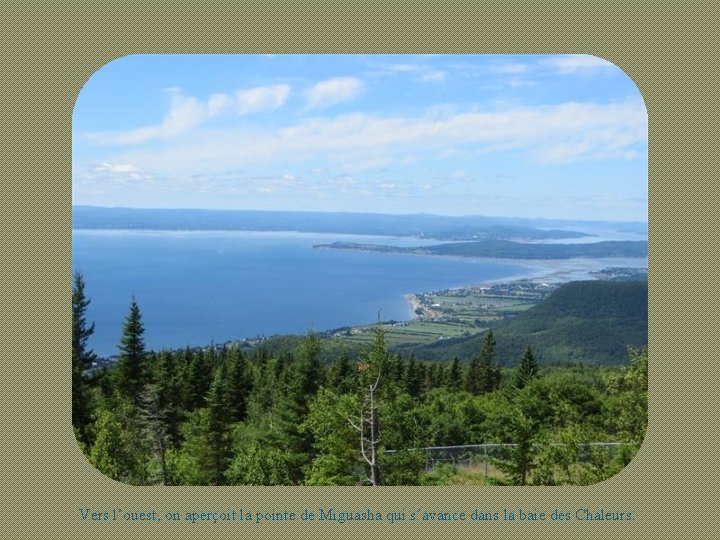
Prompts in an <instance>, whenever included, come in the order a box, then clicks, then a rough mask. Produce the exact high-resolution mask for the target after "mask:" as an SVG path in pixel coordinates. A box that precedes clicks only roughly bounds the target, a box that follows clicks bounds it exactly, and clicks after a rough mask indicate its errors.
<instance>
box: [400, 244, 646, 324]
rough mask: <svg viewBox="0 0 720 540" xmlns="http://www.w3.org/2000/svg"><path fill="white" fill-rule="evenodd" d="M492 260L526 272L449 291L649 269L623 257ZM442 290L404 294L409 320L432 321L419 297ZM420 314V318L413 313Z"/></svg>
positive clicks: (592, 278) (637, 260) (584, 278)
mask: <svg viewBox="0 0 720 540" xmlns="http://www.w3.org/2000/svg"><path fill="white" fill-rule="evenodd" d="M491 260H493V261H498V262H504V263H510V264H517V263H520V264H521V265H522V266H525V267H527V271H526V272H522V273H519V274H515V275H512V276H506V277H502V278H496V279H487V280H483V281H480V282H476V283H472V284H467V285H463V286H459V287H452V288H451V289H449V290H453V291H459V290H463V289H473V288H480V287H484V286H486V285H501V284H513V283H518V282H523V281H524V282H530V283H534V284H541V283H547V284H553V285H560V284H563V283H569V282H571V281H588V280H590V281H595V280H597V279H599V278H598V277H597V276H594V275H593V273H594V272H598V271H600V270H603V269H606V268H636V269H648V270H649V265H648V260H647V259H643V258H639V257H637V258H635V257H626V258H595V259H593V258H575V259H542V260H536V259H491ZM440 290H441V289H437V290H431V291H424V292H419V291H416V292H411V293H406V294H405V295H404V298H405V300H406V302H407V303H408V304H409V306H410V312H411V313H410V315H411V319H410V321H419V320H422V319H424V318H430V319H432V318H434V317H437V316H438V315H439V314H438V313H437V312H435V311H434V310H432V309H428V308H427V307H425V306H423V305H422V303H421V302H420V300H419V299H418V295H419V294H429V293H436V292H438V291H440ZM417 309H420V310H422V311H423V314H422V315H419V314H418V313H417V312H416V310H417Z"/></svg>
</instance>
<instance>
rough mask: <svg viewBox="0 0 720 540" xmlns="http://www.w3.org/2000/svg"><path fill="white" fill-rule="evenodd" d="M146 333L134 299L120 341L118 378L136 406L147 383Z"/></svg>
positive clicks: (124, 392) (122, 390)
mask: <svg viewBox="0 0 720 540" xmlns="http://www.w3.org/2000/svg"><path fill="white" fill-rule="evenodd" d="M144 333H145V328H144V326H143V323H142V316H141V314H140V308H139V307H138V304H137V302H136V301H135V297H133V299H132V303H131V304H130V312H129V313H128V316H127V318H126V319H125V323H124V325H123V335H122V338H121V339H120V347H119V348H120V358H119V359H118V367H117V377H118V387H119V389H120V391H121V392H122V393H123V395H125V396H127V397H129V398H131V399H132V400H133V401H134V402H135V403H136V404H137V403H138V402H139V400H140V393H141V392H142V389H143V386H144V384H145V382H146V381H145V377H146V371H147V369H146V352H145V342H144V340H143V334H144Z"/></svg>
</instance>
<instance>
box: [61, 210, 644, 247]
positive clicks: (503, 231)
mask: <svg viewBox="0 0 720 540" xmlns="http://www.w3.org/2000/svg"><path fill="white" fill-rule="evenodd" d="M72 214H73V228H75V229H135V230H140V229H152V230H239V231H298V232H310V233H338V234H367V235H379V236H408V237H410V236H412V237H419V238H433V239H437V240H478V239H505V240H507V239H513V238H524V239H528V240H541V239H559V238H580V237H586V236H589V235H588V234H587V233H584V232H579V231H573V230H568V229H570V228H572V227H573V226H574V225H579V224H582V223H585V224H596V223H597V222H580V221H562V220H544V219H528V218H506V217H486V216H439V215H434V214H403V215H400V214H370V213H346V212H302V211H264V210H201V209H145V208H119V207H118V208H109V207H96V206H73V208H72ZM608 223H609V222H608ZM612 225H613V226H614V227H615V228H618V227H623V228H624V229H626V230H630V229H632V230H636V231H637V232H640V233H642V232H643V231H646V230H647V224H645V223H635V222H622V223H613V224H612ZM551 227H563V228H565V229H563V230H559V229H551Z"/></svg>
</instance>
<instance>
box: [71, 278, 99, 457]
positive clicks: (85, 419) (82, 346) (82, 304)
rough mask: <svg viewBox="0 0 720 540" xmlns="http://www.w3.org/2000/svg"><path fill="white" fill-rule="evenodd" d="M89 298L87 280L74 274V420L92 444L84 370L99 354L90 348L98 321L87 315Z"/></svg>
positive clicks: (87, 389) (81, 432)
mask: <svg viewBox="0 0 720 540" xmlns="http://www.w3.org/2000/svg"><path fill="white" fill-rule="evenodd" d="M89 304H90V300H88V299H87V298H86V297H85V281H84V280H83V276H82V274H81V273H80V272H76V273H75V275H74V276H73V289H72V424H73V426H75V427H76V428H77V430H78V433H79V434H80V436H81V438H82V440H83V442H84V443H85V444H86V445H89V444H90V442H91V441H90V436H89V433H88V430H87V425H88V424H89V423H90V410H89V408H90V406H89V403H88V400H89V398H90V395H89V388H88V384H87V382H86V380H85V376H84V375H83V372H84V371H85V370H86V369H88V368H89V367H90V366H92V363H93V361H95V359H96V356H95V353H93V352H92V351H91V350H90V349H88V346H87V341H88V338H89V337H90V336H91V335H92V334H93V332H94V331H95V324H94V323H93V324H88V323H87V320H86V318H85V312H86V311H87V308H88V305H89Z"/></svg>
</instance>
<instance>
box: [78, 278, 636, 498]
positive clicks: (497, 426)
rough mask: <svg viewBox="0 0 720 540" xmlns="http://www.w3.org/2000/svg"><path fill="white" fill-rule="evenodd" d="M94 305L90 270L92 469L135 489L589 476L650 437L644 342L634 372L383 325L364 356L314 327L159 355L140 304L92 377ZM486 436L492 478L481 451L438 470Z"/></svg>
mask: <svg viewBox="0 0 720 540" xmlns="http://www.w3.org/2000/svg"><path fill="white" fill-rule="evenodd" d="M560 300H562V296H561V297H560ZM89 302H90V299H88V298H86V297H85V294H84V281H83V278H82V276H81V275H79V274H76V276H75V281H74V287H73V407H72V411H73V414H72V418H73V426H74V428H75V433H76V435H77V439H78V442H79V444H80V446H81V447H82V449H83V451H84V452H85V454H86V455H87V457H88V459H89V460H90V461H91V463H93V465H94V466H96V467H97V468H98V469H99V470H100V471H102V472H103V473H104V474H106V475H108V476H110V477H111V478H114V479H116V480H119V481H122V482H126V483H130V484H169V485H181V484H189V485H226V484H233V485H271V484H279V485H300V484H302V485H368V484H370V485H381V484H384V485H433V484H461V483H462V484H468V483H471V484H478V485H480V484H498V483H500V484H518V485H523V484H545V485H552V484H588V483H594V482H597V481H599V480H602V479H604V478H608V477H609V476H612V475H613V474H615V473H616V472H617V471H618V470H620V469H621V468H622V467H623V466H624V465H625V464H626V463H627V462H628V461H629V460H630V459H631V458H632V456H633V455H634V454H635V452H636V451H637V449H638V447H639V445H640V444H641V442H642V438H643V436H644V432H645V426H646V423H647V362H648V357H647V350H646V349H644V348H640V349H636V350H630V351H628V354H629V364H628V365H627V366H625V367H592V366H575V367H548V366H542V365H540V364H539V363H538V361H537V358H536V355H537V353H538V352H540V351H538V350H535V349H534V348H532V347H528V346H525V348H524V349H523V351H522V354H521V355H520V356H519V358H518V359H517V367H513V368H504V367H502V366H501V365H500V364H499V356H498V354H497V351H496V340H495V337H494V336H493V334H492V333H488V334H487V335H486V336H485V338H484V341H483V342H482V344H480V345H479V347H478V348H477V349H476V351H475V354H474V356H473V359H472V361H471V362H469V363H468V364H467V365H462V364H461V363H460V362H459V361H458V360H457V359H455V360H452V359H450V358H447V359H445V360H446V361H444V362H442V363H440V362H437V363H435V362H426V361H421V360H420V359H419V358H418V357H415V356H412V355H411V356H401V355H399V354H391V353H389V352H388V349H387V346H386V343H385V336H384V332H383V329H382V327H380V326H378V327H377V328H376V330H375V338H374V341H373V342H372V344H371V345H370V346H368V347H367V348H366V349H364V350H363V351H362V353H361V354H360V356H359V358H358V359H357V360H350V359H349V358H348V357H347V356H346V355H342V354H341V355H339V356H338V357H336V358H334V359H333V361H332V362H330V363H329V365H325V364H323V363H322V362H321V361H320V356H321V352H322V346H323V345H322V341H321V340H320V339H319V337H318V336H317V335H316V334H312V333H311V334H309V335H308V336H306V337H305V338H303V339H302V340H301V342H300V343H299V345H298V346H297V347H296V348H295V349H294V350H292V351H290V352H286V353H284V354H280V355H276V354H272V353H270V352H269V351H268V350H266V349H264V348H262V347H260V348H257V349H255V350H253V351H252V352H249V353H248V352H244V351H243V350H241V349H240V348H239V347H237V346H233V347H215V346H212V345H210V346H208V347H206V348H202V349H195V350H190V349H184V350H174V351H170V350H166V351H148V350H146V349H145V346H144V333H145V329H144V325H143V322H142V313H141V309H140V306H139V304H138V303H137V302H136V301H135V299H132V301H131V302H130V309H129V311H128V314H127V317H126V320H125V324H124V326H123V329H122V330H123V332H122V338H121V340H120V343H119V350H120V356H119V358H118V360H117V363H116V364H115V365H114V366H112V367H111V368H104V369H100V370H92V369H90V368H91V366H92V365H93V361H94V359H95V357H94V355H93V353H92V351H91V350H90V349H89V347H88V339H89V337H90V336H91V335H92V333H93V330H94V328H93V325H92V323H91V322H90V321H88V320H87V318H86V315H87V311H86V310H87V306H88V305H89ZM550 309H558V307H557V306H556V307H553V304H551V307H550ZM599 313H604V312H603V310H602V309H600V310H599ZM595 443H603V444H601V445H596V444H595ZM483 444H485V445H488V444H490V445H494V446H493V448H494V449H495V450H496V451H494V452H493V453H492V455H490V456H489V457H487V458H486V460H485V463H484V469H483V471H482V472H480V471H479V470H478V467H477V465H478V462H477V461H476V459H475V458H471V459H470V460H469V461H468V462H467V463H465V464H462V465H461V464H459V463H458V462H448V463H446V464H444V465H437V466H433V465H432V463H433V459H434V458H433V456H432V455H431V454H430V450H428V449H427V448H428V447H438V446H443V447H446V446H457V445H483ZM487 448H488V447H487V446H485V451H486V453H487Z"/></svg>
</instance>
